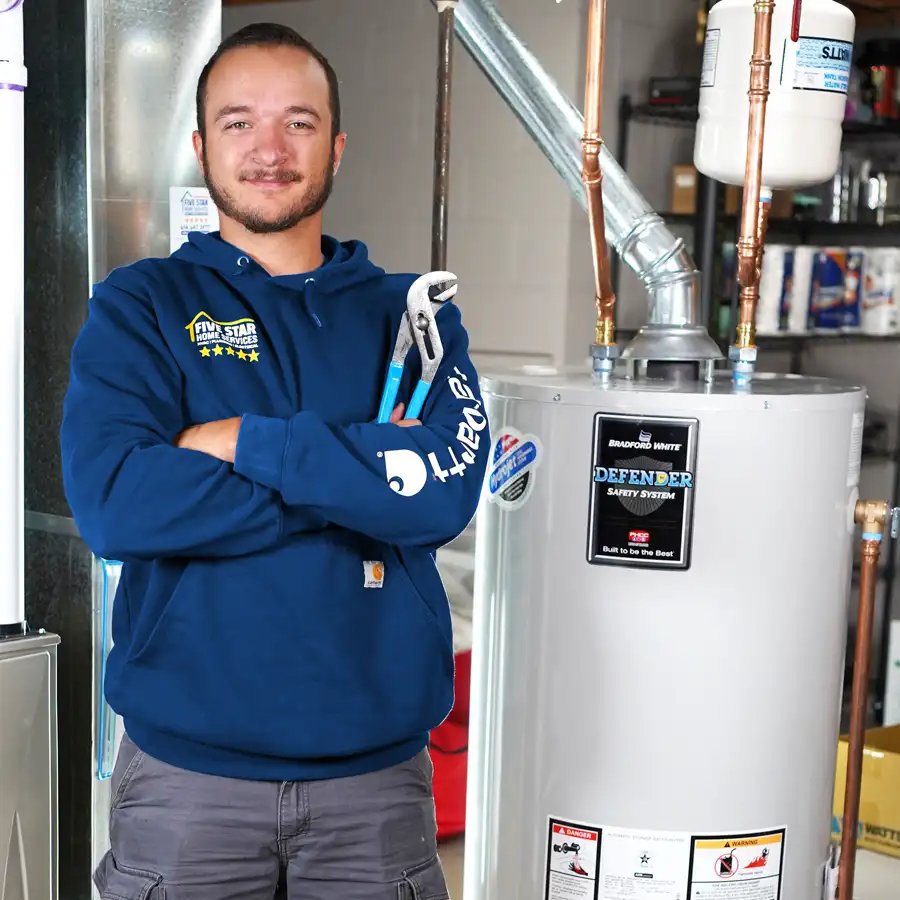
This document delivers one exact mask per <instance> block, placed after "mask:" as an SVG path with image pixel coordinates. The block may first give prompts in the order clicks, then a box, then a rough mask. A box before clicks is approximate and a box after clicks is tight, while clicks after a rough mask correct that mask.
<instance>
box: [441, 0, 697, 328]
mask: <svg viewBox="0 0 900 900" xmlns="http://www.w3.org/2000/svg"><path fill="white" fill-rule="evenodd" d="M431 2H432V4H433V5H435V6H439V5H440V4H439V3H438V0H431ZM454 23H455V27H456V32H457V34H458V36H459V39H460V41H461V43H462V45H463V46H464V47H465V48H466V50H467V51H468V52H469V54H470V55H471V56H472V58H473V59H474V61H475V63H476V64H477V65H478V67H479V68H480V69H481V70H482V72H483V73H484V74H485V75H486V77H487V78H488V80H489V81H490V82H491V83H492V84H493V86H494V88H495V89H496V90H497V91H498V93H499V94H500V95H501V97H503V99H504V100H505V101H506V102H507V104H508V105H509V107H510V109H511V110H512V111H513V113H514V114H515V115H516V117H517V118H518V119H519V121H520V122H521V124H522V125H523V126H524V128H525V129H526V131H527V132H528V133H529V134H530V135H531V137H532V138H533V139H534V140H535V142H536V143H537V145H538V146H539V147H540V149H541V151H542V152H543V153H544V155H545V156H546V157H547V159H548V160H549V162H550V164H551V165H552V166H553V167H554V169H556V171H557V172H558V173H559V175H560V176H561V177H562V179H563V181H564V182H565V183H566V185H567V187H568V188H569V190H570V191H571V193H572V196H573V197H574V198H575V199H576V200H577V201H578V203H579V204H581V207H582V209H584V210H585V212H587V198H586V196H585V191H584V183H583V182H582V179H581V169H582V153H581V140H582V137H583V135H584V116H583V115H582V113H581V112H580V111H579V110H578V109H577V108H576V107H575V106H574V105H573V103H572V101H571V100H569V98H568V97H567V96H566V95H565V94H564V93H563V92H562V90H560V88H559V86H558V85H557V84H556V82H555V81H554V80H553V79H552V78H551V77H550V76H549V75H548V74H547V72H546V71H545V70H544V69H543V67H542V66H541V64H540V62H539V61H538V60H537V59H536V57H535V56H534V55H533V54H532V53H531V52H530V51H529V50H528V48H527V47H526V46H525V45H524V44H523V43H522V41H521V40H519V38H518V37H516V35H515V33H514V32H513V31H512V29H511V28H510V27H509V25H507V23H506V22H505V21H504V19H503V17H502V16H501V15H500V13H499V11H498V10H497V8H496V7H495V6H494V4H493V3H492V2H491V0H459V2H458V4H457V6H456V14H455V18H454ZM600 169H601V171H602V173H603V211H604V214H605V220H606V222H605V229H604V231H605V234H606V239H607V242H608V243H609V244H611V245H612V246H613V247H614V248H615V250H616V252H617V253H618V254H619V256H620V257H621V258H622V260H623V261H624V262H625V264H626V265H627V266H628V267H629V268H631V269H632V270H633V271H634V272H635V274H636V275H637V276H638V278H639V279H640V280H641V282H642V283H643V285H644V287H645V289H646V291H647V294H648V296H649V301H650V310H649V317H648V324H649V325H668V326H673V325H675V326H678V325H699V324H701V323H700V273H699V272H698V271H697V269H696V267H695V265H694V262H693V260H692V259H691V257H690V254H689V253H688V252H687V249H686V248H685V245H684V241H683V240H681V238H676V237H675V235H673V234H672V232H671V231H669V229H668V228H667V227H666V224H665V222H664V221H663V220H662V218H661V217H660V216H659V215H657V214H656V213H655V212H654V211H653V208H652V207H651V206H650V204H649V203H648V202H647V201H646V200H645V199H644V198H643V196H641V194H640V192H639V191H638V190H637V188H636V187H635V186H634V185H633V184H632V183H631V181H630V180H629V178H628V176H627V175H626V174H625V172H624V170H623V169H622V167H621V166H620V165H619V164H618V162H616V160H615V157H614V156H613V155H612V153H610V151H609V150H608V149H607V147H606V144H603V146H602V148H601V150H600Z"/></svg>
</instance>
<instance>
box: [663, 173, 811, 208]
mask: <svg viewBox="0 0 900 900" xmlns="http://www.w3.org/2000/svg"><path fill="white" fill-rule="evenodd" d="M724 188H725V204H724V210H723V211H724V213H725V215H726V216H739V215H740V214H741V202H742V200H743V189H742V188H740V187H735V186H734V185H733V184H726V185H724ZM670 212H672V213H675V214H676V215H679V216H692V215H693V214H694V213H695V212H697V170H696V169H695V168H694V167H693V166H672V208H671V210H670ZM793 213H794V192H793V191H775V193H774V194H773V195H772V208H771V210H770V211H769V218H770V219H790V218H791V217H792V216H793Z"/></svg>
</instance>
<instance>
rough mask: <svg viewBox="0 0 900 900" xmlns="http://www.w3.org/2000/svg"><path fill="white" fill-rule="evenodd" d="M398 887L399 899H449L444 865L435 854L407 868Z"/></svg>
mask: <svg viewBox="0 0 900 900" xmlns="http://www.w3.org/2000/svg"><path fill="white" fill-rule="evenodd" d="M400 887H401V890H400V898H401V900H450V893H449V891H448V890H447V880H446V879H445V878H444V867H443V866H442V865H441V860H440V857H439V856H438V855H437V854H435V855H434V856H432V857H431V859H429V860H428V862H424V863H422V864H421V865H419V866H413V867H412V868H411V869H407V870H406V871H405V872H404V873H403V882H402V883H401V885H400Z"/></svg>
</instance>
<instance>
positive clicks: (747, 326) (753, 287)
mask: <svg viewBox="0 0 900 900" xmlns="http://www.w3.org/2000/svg"><path fill="white" fill-rule="evenodd" d="M771 209H772V201H771V200H770V199H769V198H768V197H766V198H765V199H763V200H760V201H759V204H758V209H757V218H756V237H757V239H756V247H755V250H756V260H755V262H754V264H753V280H752V281H751V283H750V284H748V285H746V286H742V287H741V301H740V302H741V306H740V315H739V318H738V335H737V338H738V339H737V346H738V347H752V346H753V345H754V344H755V343H756V305H757V303H758V302H759V282H760V278H761V277H762V264H763V256H764V255H765V252H766V229H767V227H768V224H769V212H770V210H771Z"/></svg>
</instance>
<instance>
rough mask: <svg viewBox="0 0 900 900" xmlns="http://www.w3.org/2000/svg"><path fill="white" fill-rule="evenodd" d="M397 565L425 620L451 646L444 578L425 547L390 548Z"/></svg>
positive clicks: (450, 619)
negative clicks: (403, 573) (402, 572)
mask: <svg viewBox="0 0 900 900" xmlns="http://www.w3.org/2000/svg"><path fill="white" fill-rule="evenodd" d="M390 552H391V553H392V554H393V556H394V558H395V559H396V561H397V564H398V565H399V566H401V567H402V569H403V571H404V572H405V573H406V577H407V578H408V579H409V583H410V587H411V589H412V590H413V591H414V592H415V593H416V596H417V597H418V598H419V602H420V603H421V605H422V613H423V616H424V617H425V621H427V622H428V623H430V625H431V626H432V627H433V628H436V629H437V631H438V634H439V635H440V637H441V640H442V641H444V642H446V643H447V644H448V645H449V647H450V648H451V651H452V647H453V624H452V618H451V616H450V604H449V601H448V599H447V591H446V589H445V588H444V581H443V579H442V578H441V573H440V572H439V571H438V568H437V564H436V563H435V560H434V557H433V556H432V555H431V554H430V553H429V552H428V551H427V550H419V549H408V548H407V549H404V548H400V547H392V548H391V550H390Z"/></svg>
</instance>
